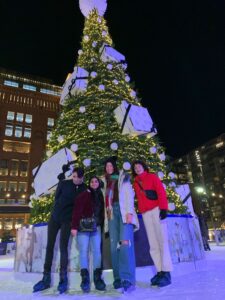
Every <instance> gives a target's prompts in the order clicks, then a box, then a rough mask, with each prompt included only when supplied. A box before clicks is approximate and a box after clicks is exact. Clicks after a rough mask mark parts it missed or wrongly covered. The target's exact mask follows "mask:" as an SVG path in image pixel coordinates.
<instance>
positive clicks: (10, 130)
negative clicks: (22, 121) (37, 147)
mask: <svg viewBox="0 0 225 300" xmlns="http://www.w3.org/2000/svg"><path fill="white" fill-rule="evenodd" d="M5 135H6V136H15V137H17V138H21V137H25V138H28V139H30V138H31V128H30V127H22V126H14V125H10V124H6V127H5Z"/></svg>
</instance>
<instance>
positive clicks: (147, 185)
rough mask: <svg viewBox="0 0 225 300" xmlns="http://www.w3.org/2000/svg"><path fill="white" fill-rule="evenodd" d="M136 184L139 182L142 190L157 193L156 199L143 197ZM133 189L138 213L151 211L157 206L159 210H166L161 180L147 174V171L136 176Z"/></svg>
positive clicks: (166, 204)
mask: <svg viewBox="0 0 225 300" xmlns="http://www.w3.org/2000/svg"><path fill="white" fill-rule="evenodd" d="M138 182H140V184H141V186H142V187H143V189H144V190H153V191H155V192H156V193H157V196H158V199H157V200H149V199H148V198H147V197H146V196H145V193H144V191H143V190H142V189H141V187H140V186H139V184H138ZM133 187H134V190H135V193H136V197H137V200H138V210H139V212H140V213H144V212H146V211H148V210H152V209H153V208H155V207H157V206H158V207H159V208H160V209H168V200H167V197H166V191H165V189H164V187H163V185H162V182H161V180H160V179H159V178H158V177H157V176H156V175H155V174H152V173H148V172H147V171H145V172H143V173H142V174H141V175H137V176H136V177H135V179H134V184H133Z"/></svg>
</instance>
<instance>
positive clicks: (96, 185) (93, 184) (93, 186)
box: [90, 178, 99, 190]
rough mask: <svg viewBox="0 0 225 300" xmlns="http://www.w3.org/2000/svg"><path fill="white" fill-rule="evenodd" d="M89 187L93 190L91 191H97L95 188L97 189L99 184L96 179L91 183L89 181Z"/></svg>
mask: <svg viewBox="0 0 225 300" xmlns="http://www.w3.org/2000/svg"><path fill="white" fill-rule="evenodd" d="M90 187H91V188H92V189H93V190H97V188H99V182H98V179H97V178H92V179H91V181H90Z"/></svg>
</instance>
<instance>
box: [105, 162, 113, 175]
mask: <svg viewBox="0 0 225 300" xmlns="http://www.w3.org/2000/svg"><path fill="white" fill-rule="evenodd" d="M105 169H106V173H107V174H113V172H114V168H113V165H112V164H111V162H107V164H106V167H105Z"/></svg>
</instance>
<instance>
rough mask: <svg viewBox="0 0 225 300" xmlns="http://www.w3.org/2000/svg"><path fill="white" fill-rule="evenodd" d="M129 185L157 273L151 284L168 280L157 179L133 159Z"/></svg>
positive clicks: (162, 198)
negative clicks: (132, 177) (132, 190)
mask: <svg viewBox="0 0 225 300" xmlns="http://www.w3.org/2000/svg"><path fill="white" fill-rule="evenodd" d="M132 173H133V176H134V183H133V187H134V190H135V193H136V197H137V201H138V210H139V212H140V213H141V214H142V217H143V222H144V226H145V229H146V233H147V238H148V242H149V246H150V255H151V257H152V260H153V262H154V264H155V267H156V270H157V274H156V275H155V276H154V277H153V278H152V279H151V285H152V286H159V287H163V286H167V285H169V284H171V275H170V272H171V271H172V262H171V256H170V252H169V244H168V235H167V224H166V217H167V210H168V200H167V197H166V191H165V189H164V187H163V185H162V182H161V181H160V179H159V178H158V177H157V176H156V175H155V174H153V173H149V172H148V167H147V165H146V164H145V163H144V162H143V161H141V160H136V161H134V162H133V164H132Z"/></svg>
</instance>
